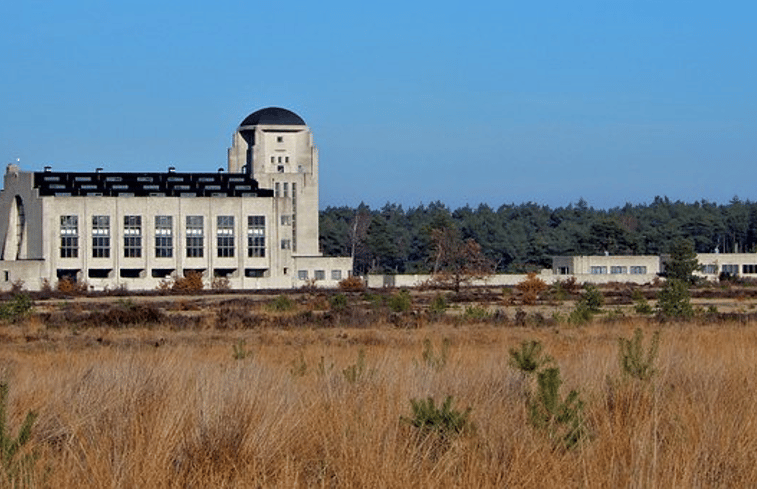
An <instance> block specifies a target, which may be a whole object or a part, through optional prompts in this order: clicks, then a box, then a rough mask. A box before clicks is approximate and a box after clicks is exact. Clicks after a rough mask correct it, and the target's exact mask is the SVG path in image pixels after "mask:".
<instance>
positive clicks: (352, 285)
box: [339, 275, 365, 292]
mask: <svg viewBox="0 0 757 489" xmlns="http://www.w3.org/2000/svg"><path fill="white" fill-rule="evenodd" d="M339 288H340V289H341V290H343V291H345V292H362V291H364V290H365V283H364V282H363V281H362V280H361V279H360V277H356V276H355V275H350V276H349V277H347V278H345V279H343V280H341V281H340V282H339Z"/></svg>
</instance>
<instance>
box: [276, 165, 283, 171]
mask: <svg viewBox="0 0 757 489" xmlns="http://www.w3.org/2000/svg"><path fill="white" fill-rule="evenodd" d="M276 171H278V172H279V173H284V165H279V166H278V167H277V168H276Z"/></svg>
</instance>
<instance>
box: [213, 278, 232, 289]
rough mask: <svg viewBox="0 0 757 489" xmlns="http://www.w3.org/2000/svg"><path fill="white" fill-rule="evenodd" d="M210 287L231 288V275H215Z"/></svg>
mask: <svg viewBox="0 0 757 489" xmlns="http://www.w3.org/2000/svg"><path fill="white" fill-rule="evenodd" d="M210 288H211V289H213V290H229V289H230V288H231V284H230V283H229V277H213V281H212V282H210Z"/></svg>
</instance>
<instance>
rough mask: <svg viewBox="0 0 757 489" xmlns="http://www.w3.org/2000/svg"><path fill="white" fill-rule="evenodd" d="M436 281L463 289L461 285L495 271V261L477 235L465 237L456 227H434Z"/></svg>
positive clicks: (432, 239) (433, 259) (433, 280)
mask: <svg viewBox="0 0 757 489" xmlns="http://www.w3.org/2000/svg"><path fill="white" fill-rule="evenodd" d="M431 242H432V250H431V261H432V263H433V268H432V279H431V280H432V282H433V283H434V284H437V285H441V286H443V287H450V288H454V290H455V292H459V291H460V286H461V285H463V284H469V283H471V282H472V281H473V280H477V279H483V278H486V277H488V276H490V275H492V273H493V269H494V266H493V263H492V262H491V260H489V259H488V258H487V257H486V256H485V255H484V253H483V252H482V251H481V246H480V245H479V244H478V243H476V241H474V240H473V239H466V240H463V239H462V237H461V236H460V232H459V231H458V230H457V229H456V228H452V227H443V228H435V229H432V230H431Z"/></svg>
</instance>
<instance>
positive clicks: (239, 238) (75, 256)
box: [0, 107, 352, 290]
mask: <svg viewBox="0 0 757 489" xmlns="http://www.w3.org/2000/svg"><path fill="white" fill-rule="evenodd" d="M0 246H1V247H2V248H0V290H8V289H10V288H11V287H12V285H13V283H14V282H15V283H21V282H22V283H23V285H24V287H25V288H27V289H29V290H38V289H40V288H41V287H42V286H43V283H45V282H47V283H49V284H51V285H53V286H54V285H55V283H56V282H57V281H58V280H60V279H62V278H63V277H68V278H70V279H72V280H76V281H78V282H85V283H86V284H87V285H88V286H89V287H90V288H92V289H95V290H103V289H106V288H111V289H112V288H118V287H125V288H127V289H129V290H146V289H154V288H156V287H157V286H158V285H159V284H160V282H161V281H163V280H166V279H168V278H170V277H180V276H183V275H184V274H186V273H187V272H188V271H198V272H201V273H202V274H203V277H204V280H205V282H206V285H210V283H211V282H212V280H213V279H214V278H216V277H224V278H226V279H228V283H229V286H230V287H231V288H237V289H256V288H292V287H299V286H302V285H304V284H315V285H316V286H335V285H336V284H337V283H338V282H339V281H340V280H342V279H343V278H346V277H347V276H348V275H349V274H350V272H351V270H352V261H351V259H350V258H348V257H346V258H343V257H339V258H332V257H323V256H322V255H321V254H320V252H319V246H318V151H317V149H316V146H315V144H314V142H313V135H312V133H311V131H310V128H309V127H308V126H307V125H306V124H305V122H304V121H303V120H302V118H300V117H299V116H298V115H297V114H295V113H293V112H291V111H289V110H286V109H281V108H276V107H270V108H265V109H261V110H258V111H257V112H254V113H252V114H250V115H249V116H248V117H247V118H245V119H244V120H243V121H242V123H241V124H240V125H239V127H238V128H237V130H236V131H235V133H234V135H233V138H232V145H231V148H229V150H228V171H223V169H219V170H218V171H217V172H211V173H181V172H177V171H175V170H174V169H172V168H171V169H169V170H168V171H167V172H164V173H159V172H155V173H127V172H116V173H106V172H103V171H101V170H99V169H98V170H97V171H95V172H89V173H85V172H58V171H51V169H50V168H49V167H46V168H45V169H44V171H41V172H39V171H38V172H29V171H22V170H21V169H20V168H19V167H18V166H16V165H8V167H7V169H6V173H5V182H4V186H3V190H2V192H0Z"/></svg>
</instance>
